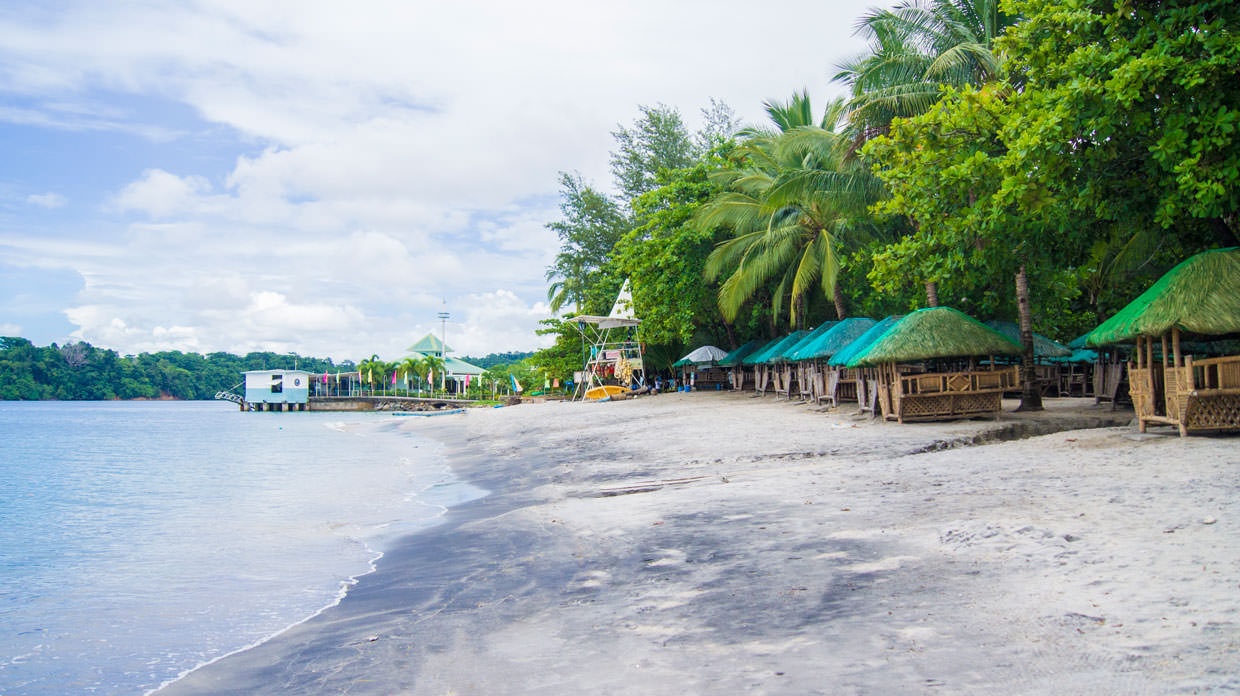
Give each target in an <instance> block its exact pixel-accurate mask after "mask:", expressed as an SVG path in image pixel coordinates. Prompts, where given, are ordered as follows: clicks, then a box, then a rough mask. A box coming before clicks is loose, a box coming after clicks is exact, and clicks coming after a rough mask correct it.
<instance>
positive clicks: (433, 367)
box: [418, 355, 444, 392]
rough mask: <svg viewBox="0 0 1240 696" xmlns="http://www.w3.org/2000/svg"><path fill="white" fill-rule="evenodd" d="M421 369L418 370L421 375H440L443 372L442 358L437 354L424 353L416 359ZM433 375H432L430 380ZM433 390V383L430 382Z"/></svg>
mask: <svg viewBox="0 0 1240 696" xmlns="http://www.w3.org/2000/svg"><path fill="white" fill-rule="evenodd" d="M418 362H419V363H420V364H421V366H422V369H421V370H420V371H419V374H421V375H442V374H443V373H444V360H443V358H441V357H439V356H437V355H424V356H422V359H421V360H419V361H418ZM433 379H434V377H432V380H433ZM434 390H435V384H434V382H433V381H432V382H431V391H432V392H433V391H434Z"/></svg>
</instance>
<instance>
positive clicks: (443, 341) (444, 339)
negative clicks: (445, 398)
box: [432, 312, 448, 390]
mask: <svg viewBox="0 0 1240 696" xmlns="http://www.w3.org/2000/svg"><path fill="white" fill-rule="evenodd" d="M438 316H439V321H440V322H442V324H441V326H440V329H439V357H440V358H443V361H444V367H443V369H442V370H440V372H441V373H442V374H443V377H442V378H441V379H442V380H443V388H444V389H445V390H447V388H448V367H447V363H448V313H447V312H440V313H439V315H438ZM432 386H433V385H432Z"/></svg>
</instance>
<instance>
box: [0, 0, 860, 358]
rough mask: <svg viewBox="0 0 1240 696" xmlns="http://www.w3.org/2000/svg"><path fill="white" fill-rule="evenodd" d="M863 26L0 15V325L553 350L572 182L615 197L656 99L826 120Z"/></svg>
mask: <svg viewBox="0 0 1240 696" xmlns="http://www.w3.org/2000/svg"><path fill="white" fill-rule="evenodd" d="M867 7H868V4H865V3H839V4H833V3H789V4H788V5H787V6H786V9H787V11H786V12H768V13H761V14H754V13H753V12H752V11H751V10H752V8H749V7H748V6H746V5H741V4H740V3H732V2H719V3H704V2H687V3H676V4H674V5H671V6H666V5H663V4H656V3H654V2H638V3H626V4H624V5H623V6H598V7H592V6H588V5H583V4H581V3H568V2H562V3H535V4H532V5H530V4H524V5H513V4H501V3H478V2H474V3H470V2H463V3H451V4H449V5H448V6H444V5H438V4H436V5H431V4H427V3H420V2H418V3H398V2H391V3H385V2H372V3H366V4H364V5H361V6H360V7H354V6H350V7H348V8H345V7H343V6H339V5H336V4H327V3H292V2H287V3H264V4H262V5H261V6H254V5H253V4H252V3H246V2H240V1H236V2H213V3H210V4H203V5H198V4H180V3H167V4H163V3H149V2H118V3H106V4H104V3H89V2H68V3H58V4H56V5H55V6H54V7H23V8H20V9H17V8H12V7H10V8H6V9H0V138H2V139H3V142H4V144H5V146H6V147H7V148H8V150H9V152H10V153H11V156H10V157H9V158H7V159H8V161H7V163H5V164H0V328H6V330H12V329H23V328H24V330H25V331H26V332H27V333H26V335H27V337H28V338H31V339H32V340H35V341H36V342H37V343H46V342H50V341H63V340H76V339H81V340H86V341H89V342H91V343H93V344H96V345H99V346H103V347H108V348H115V349H116V350H118V351H120V352H122V353H136V352H141V351H151V350H163V349H178V350H188V351H199V352H210V351H215V350H228V351H231V352H247V351H250V350H276V351H296V352H299V353H302V354H307V355H318V356H324V357H328V356H330V357H333V358H336V359H338V360H341V359H357V358H358V357H360V356H366V355H370V354H371V353H378V354H379V355H381V356H382V357H384V358H388V359H392V358H395V357H398V356H399V355H401V354H403V352H404V349H405V348H406V347H407V346H408V345H410V344H411V343H413V342H414V341H415V340H417V339H418V338H420V337H421V336H422V335H424V334H425V333H427V332H429V331H435V332H436V333H438V331H439V328H440V324H439V321H438V319H436V314H437V313H438V312H440V311H448V312H450V313H451V314H452V318H451V320H450V322H449V324H448V328H447V333H448V343H449V344H450V345H451V346H452V347H453V348H454V349H455V350H456V351H457V352H458V353H461V354H473V355H479V354H484V353H488V352H500V351H507V350H531V349H535V348H538V347H541V346H543V345H545V339H543V338H541V337H538V336H537V335H536V334H535V333H534V330H535V329H536V328H537V327H538V321H539V320H540V319H543V318H546V317H547V316H549V315H550V310H549V308H548V306H547V303H546V299H545V291H546V282H545V280H544V277H543V274H544V272H545V269H546V267H547V265H548V264H549V263H550V262H551V260H552V259H553V257H554V255H555V253H556V251H557V248H558V240H557V239H556V237H555V234H554V233H553V232H551V231H549V230H547V229H546V227H545V224H546V223H547V222H550V221H552V220H555V219H557V217H558V214H559V211H558V209H557V202H558V201H557V196H556V193H557V191H556V185H557V178H556V173H557V171H560V170H564V171H575V172H580V173H581V174H582V175H583V176H584V177H585V178H586V179H587V180H590V181H592V182H594V183H595V184H598V185H600V186H602V187H604V188H610V187H611V179H610V174H609V172H608V151H609V150H610V149H611V148H612V147H613V145H614V143H613V142H612V138H611V131H612V130H614V129H615V128H616V126H617V124H621V123H623V124H626V125H627V124H628V123H629V122H631V121H632V119H633V118H635V117H636V116H637V109H638V105H639V104H656V103H663V104H667V105H669V106H673V107H676V108H678V109H679V110H680V111H681V113H682V114H683V115H684V117H685V118H686V121H687V122H688V123H689V124H690V126H691V127H695V126H696V125H697V123H698V121H699V120H700V118H699V109H701V108H703V107H706V106H708V105H709V102H710V99H712V98H715V99H719V100H721V101H723V102H725V103H727V104H728V105H729V106H731V107H732V108H733V109H735V110H736V111H737V113H738V115H739V116H740V117H741V118H742V120H744V121H746V122H750V123H758V122H761V120H762V118H763V114H762V101H763V100H765V99H784V98H786V97H787V96H788V95H789V94H791V93H792V92H793V91H794V90H799V89H801V88H804V87H808V88H809V89H810V91H811V93H813V94H814V95H815V96H816V98H817V101H818V102H820V103H823V102H825V99H826V97H827V95H828V94H838V93H839V92H840V88H839V87H838V86H832V85H829V83H828V81H829V79H830V76H831V74H832V73H833V72H834V68H833V66H834V65H835V64H836V63H838V62H840V61H842V60H844V59H846V58H848V57H850V56H852V55H853V54H855V53H857V52H858V51H860V50H861V44H860V41H859V40H857V39H856V38H855V37H853V36H852V26H853V24H854V22H855V20H856V18H857V17H858V16H859V15H860V14H861V13H862V12H863V11H864V10H865V9H866V8H867ZM738 23H743V24H738ZM742 32H743V34H744V35H745V36H746V37H747V38H746V39H745V41H743V42H740V41H738V39H737V36H738V34H739V33H742ZM742 46H743V48H742Z"/></svg>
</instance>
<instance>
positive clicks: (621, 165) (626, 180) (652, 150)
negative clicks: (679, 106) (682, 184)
mask: <svg viewBox="0 0 1240 696" xmlns="http://www.w3.org/2000/svg"><path fill="white" fill-rule="evenodd" d="M638 110H639V111H640V112H641V115H640V116H639V117H638V118H637V120H636V121H635V122H634V123H633V125H632V127H628V128H626V127H625V126H617V127H616V130H614V131H612V133H611V135H612V137H613V138H615V140H616V149H615V150H613V151H612V153H611V173H612V176H613V177H615V181H616V188H617V189H619V191H620V199H621V200H622V201H623V202H625V203H631V202H632V201H633V200H634V199H636V198H637V197H638V196H640V195H642V194H643V193H647V192H649V191H653V190H654V189H655V188H656V187H657V186H658V181H657V177H658V175H659V172H661V171H663V170H673V169H684V168H685V167H690V166H692V165H693V163H694V161H695V159H696V158H697V157H698V155H699V154H701V153H700V152H698V151H697V149H696V148H695V147H694V143H693V139H692V137H691V136H690V135H689V131H688V129H687V128H686V127H685V123H684V120H683V119H682V118H681V117H680V112H679V111H677V110H676V109H674V108H671V107H668V106H664V105H663V104H658V105H656V106H639V107H638Z"/></svg>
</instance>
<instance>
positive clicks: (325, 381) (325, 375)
mask: <svg viewBox="0 0 1240 696" xmlns="http://www.w3.org/2000/svg"><path fill="white" fill-rule="evenodd" d="M323 384H327V373H326V372H324V373H323Z"/></svg>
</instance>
